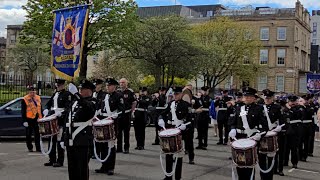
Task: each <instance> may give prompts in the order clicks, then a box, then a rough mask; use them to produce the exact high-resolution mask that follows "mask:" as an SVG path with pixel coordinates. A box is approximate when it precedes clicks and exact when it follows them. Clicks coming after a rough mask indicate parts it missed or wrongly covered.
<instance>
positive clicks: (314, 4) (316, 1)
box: [219, 0, 320, 9]
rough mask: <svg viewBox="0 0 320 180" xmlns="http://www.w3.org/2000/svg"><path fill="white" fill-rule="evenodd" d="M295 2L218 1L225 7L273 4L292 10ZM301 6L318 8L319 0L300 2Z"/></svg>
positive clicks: (319, 6) (262, 0)
mask: <svg viewBox="0 0 320 180" xmlns="http://www.w3.org/2000/svg"><path fill="white" fill-rule="evenodd" d="M296 2H297V0H219V3H221V4H226V5H240V6H244V5H250V4H252V5H253V4H255V5H258V4H259V5H266V4H275V5H278V6H280V7H285V8H293V7H295V3H296ZM300 2H301V3H302V5H303V6H304V7H305V8H312V9H315V8H320V1H319V0H300Z"/></svg>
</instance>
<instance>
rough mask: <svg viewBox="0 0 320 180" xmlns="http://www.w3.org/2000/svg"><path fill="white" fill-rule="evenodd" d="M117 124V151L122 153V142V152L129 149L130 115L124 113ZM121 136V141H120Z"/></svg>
mask: <svg viewBox="0 0 320 180" xmlns="http://www.w3.org/2000/svg"><path fill="white" fill-rule="evenodd" d="M119 121H120V122H119V123H118V137H117V150H118V151H122V146H123V143H122V142H124V150H129V148H130V127H131V113H130V112H129V113H125V114H124V116H123V117H121V118H119ZM122 136H123V141H122Z"/></svg>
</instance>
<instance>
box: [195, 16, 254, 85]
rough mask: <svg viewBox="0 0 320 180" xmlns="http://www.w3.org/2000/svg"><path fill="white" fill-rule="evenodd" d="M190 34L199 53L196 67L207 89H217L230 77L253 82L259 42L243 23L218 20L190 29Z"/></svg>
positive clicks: (223, 19) (227, 19)
mask: <svg viewBox="0 0 320 180" xmlns="http://www.w3.org/2000/svg"><path fill="white" fill-rule="evenodd" d="M191 34H193V37H194V44H195V46H197V47H198V48H199V49H201V51H202V52H201V55H199V56H198V57H197V58H198V68H199V72H200V75H201V76H202V77H203V80H204V82H205V83H206V85H207V86H209V87H216V86H217V85H218V84H220V83H221V82H223V81H224V80H225V79H226V78H227V77H230V76H240V78H242V77H243V78H244V79H243V80H247V79H252V78H253V77H255V76H256V74H257V73H258V71H259V66H258V65H257V63H256V61H255V59H256V57H257V53H258V50H259V47H260V42H259V41H258V40H257V38H256V37H253V36H252V34H254V33H253V32H252V31H251V30H250V29H249V28H248V27H247V26H245V25H244V24H241V23H239V22H235V21H233V20H231V19H229V18H227V17H218V18H215V19H214V20H211V21H208V22H206V23H203V24H199V25H195V26H193V28H192V30H191Z"/></svg>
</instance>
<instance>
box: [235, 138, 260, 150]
mask: <svg viewBox="0 0 320 180" xmlns="http://www.w3.org/2000/svg"><path fill="white" fill-rule="evenodd" d="M238 140H242V139H238ZM247 140H250V141H253V142H254V144H253V145H252V146H249V147H234V146H233V145H232V144H233V143H234V142H236V141H233V142H232V143H231V147H232V148H234V149H243V150H247V149H251V148H254V147H257V144H258V143H257V142H256V141H255V140H252V139H247Z"/></svg>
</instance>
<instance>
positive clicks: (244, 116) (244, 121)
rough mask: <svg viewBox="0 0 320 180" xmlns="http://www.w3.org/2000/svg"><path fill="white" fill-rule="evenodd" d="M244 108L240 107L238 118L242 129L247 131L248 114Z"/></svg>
mask: <svg viewBox="0 0 320 180" xmlns="http://www.w3.org/2000/svg"><path fill="white" fill-rule="evenodd" d="M245 108H246V107H245V106H241V112H240V117H241V120H242V125H243V128H244V129H249V124H248V119H247V114H248V112H247V111H246V110H245Z"/></svg>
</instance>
